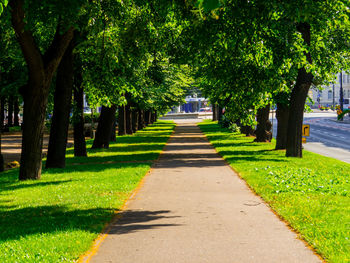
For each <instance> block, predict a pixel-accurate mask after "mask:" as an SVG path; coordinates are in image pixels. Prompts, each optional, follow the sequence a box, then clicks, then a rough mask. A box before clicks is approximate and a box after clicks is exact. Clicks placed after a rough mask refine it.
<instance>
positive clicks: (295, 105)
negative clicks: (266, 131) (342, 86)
mask: <svg viewBox="0 0 350 263" xmlns="http://www.w3.org/2000/svg"><path fill="white" fill-rule="evenodd" d="M297 30H298V31H299V32H300V33H301V34H302V37H303V40H304V42H305V43H306V44H307V45H308V46H310V39H311V27H310V25H309V24H308V23H299V24H298V25H297ZM305 56H306V59H307V61H308V62H309V63H310V64H312V59H311V54H310V53H305ZM312 80H313V75H312V73H308V72H306V69H305V68H304V67H303V68H300V69H298V76H297V80H296V83H295V85H294V87H293V90H292V93H291V98H290V107H289V113H290V114H289V119H288V132H287V148H286V156H287V157H302V156H303V153H302V127H303V117H304V107H305V101H306V97H307V94H308V92H309V89H310V86H311V83H312Z"/></svg>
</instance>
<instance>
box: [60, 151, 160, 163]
mask: <svg viewBox="0 0 350 263" xmlns="http://www.w3.org/2000/svg"><path fill="white" fill-rule="evenodd" d="M158 156H159V152H148V153H131V154H120V155H118V154H116V155H107V156H88V157H73V156H72V157H66V164H67V165H69V164H73V163H81V164H85V163H86V164H88V163H103V162H132V161H145V162H146V161H153V160H156V159H157V158H158Z"/></svg>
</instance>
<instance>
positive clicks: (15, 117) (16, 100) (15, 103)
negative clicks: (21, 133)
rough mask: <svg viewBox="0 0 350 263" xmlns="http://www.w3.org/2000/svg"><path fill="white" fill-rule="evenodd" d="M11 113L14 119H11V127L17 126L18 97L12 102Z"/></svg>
mask: <svg viewBox="0 0 350 263" xmlns="http://www.w3.org/2000/svg"><path fill="white" fill-rule="evenodd" d="M13 113H14V117H13V125H14V126H19V117H18V114H19V104H18V97H17V96H16V97H15V98H14V102H13Z"/></svg>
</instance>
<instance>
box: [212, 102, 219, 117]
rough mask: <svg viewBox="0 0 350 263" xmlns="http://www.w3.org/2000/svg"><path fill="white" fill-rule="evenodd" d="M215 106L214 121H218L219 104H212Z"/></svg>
mask: <svg viewBox="0 0 350 263" xmlns="http://www.w3.org/2000/svg"><path fill="white" fill-rule="evenodd" d="M212 108H213V121H217V120H218V109H217V108H218V106H217V105H216V104H213V106H212Z"/></svg>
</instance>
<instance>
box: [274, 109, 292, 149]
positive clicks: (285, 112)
mask: <svg viewBox="0 0 350 263" xmlns="http://www.w3.org/2000/svg"><path fill="white" fill-rule="evenodd" d="M288 118H289V106H288V105H287V104H283V103H277V110H276V119H277V136H276V148H275V149H276V150H282V149H286V146H287V132H288Z"/></svg>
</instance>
